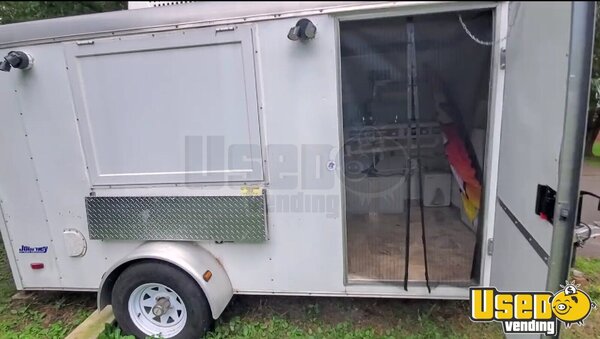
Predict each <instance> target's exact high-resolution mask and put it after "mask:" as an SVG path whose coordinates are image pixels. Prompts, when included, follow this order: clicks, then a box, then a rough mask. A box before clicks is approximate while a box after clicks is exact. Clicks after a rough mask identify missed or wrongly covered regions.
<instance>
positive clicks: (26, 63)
mask: <svg viewBox="0 0 600 339" xmlns="http://www.w3.org/2000/svg"><path fill="white" fill-rule="evenodd" d="M32 66H33V58H32V57H31V55H29V54H27V53H25V52H21V51H11V52H8V54H7V55H6V56H5V57H4V61H2V62H0V71H2V72H10V69H11V68H17V69H30V68H31V67H32Z"/></svg>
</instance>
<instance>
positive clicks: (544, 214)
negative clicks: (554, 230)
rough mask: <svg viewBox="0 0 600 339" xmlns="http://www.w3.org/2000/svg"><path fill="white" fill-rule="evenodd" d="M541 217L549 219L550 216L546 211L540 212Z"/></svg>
mask: <svg viewBox="0 0 600 339" xmlns="http://www.w3.org/2000/svg"><path fill="white" fill-rule="evenodd" d="M540 218H542V220H548V216H547V215H546V213H544V212H540Z"/></svg>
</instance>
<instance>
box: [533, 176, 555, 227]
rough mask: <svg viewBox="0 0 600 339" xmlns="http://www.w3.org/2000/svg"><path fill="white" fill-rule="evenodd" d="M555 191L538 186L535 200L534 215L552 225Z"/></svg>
mask: <svg viewBox="0 0 600 339" xmlns="http://www.w3.org/2000/svg"><path fill="white" fill-rule="evenodd" d="M555 202H556V191H555V190H553V189H552V187H550V186H548V185H538V188H537V196H536V198H535V214H537V215H539V216H540V218H542V219H544V220H547V221H548V222H550V223H552V222H553V221H554V204H555Z"/></svg>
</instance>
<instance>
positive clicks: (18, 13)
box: [0, 1, 127, 24]
mask: <svg viewBox="0 0 600 339" xmlns="http://www.w3.org/2000/svg"><path fill="white" fill-rule="evenodd" d="M122 9H127V1H1V2H0V24H10V23H14V22H21V21H30V20H40V19H49V18H57V17H62V16H70V15H79V14H91V13H99V12H109V11H117V10H122Z"/></svg>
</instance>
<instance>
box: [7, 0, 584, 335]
mask: <svg viewBox="0 0 600 339" xmlns="http://www.w3.org/2000/svg"><path fill="white" fill-rule="evenodd" d="M306 19H307V20H306ZM593 21H594V8H593V3H591V4H590V3H566V2H565V3H561V2H553V3H525V2H524V3H508V2H469V3H458V2H431V3H422V2H322V3H321V2H306V3H300V2H298V3H247V2H244V3H241V2H239V3H235V2H233V3H227V2H225V3H220V2H219V3H217V2H199V3H192V4H181V5H177V6H161V8H148V9H139V10H131V11H122V12H112V13H103V14H94V15H86V16H77V17H68V18H61V19H52V20H43V21H37V22H26V23H19V24H13V25H4V26H1V27H0V52H1V53H2V55H7V59H8V60H7V61H6V62H5V63H4V64H2V65H1V66H2V68H3V69H4V70H10V68H11V67H10V66H9V64H12V66H13V67H12V68H13V69H12V71H10V72H8V73H2V74H0V86H1V87H2V88H3V91H1V92H0V102H2V105H3V106H2V110H1V113H0V159H1V161H0V207H1V210H2V218H1V219H0V229H1V231H2V238H3V240H4V244H5V248H6V251H7V255H8V258H9V262H10V266H11V269H12V272H13V276H14V279H15V283H16V285H17V288H18V289H23V290H79V291H98V292H99V293H98V306H99V307H104V306H105V305H107V304H111V303H112V304H113V309H114V310H115V314H116V316H117V319H118V320H119V322H120V324H121V325H122V326H123V327H124V328H125V329H126V330H127V331H130V332H133V333H136V334H137V335H142V334H144V333H145V334H155V333H159V332H160V333H162V334H163V335H164V336H165V337H174V336H178V337H188V336H191V335H195V334H201V333H203V332H204V331H205V330H206V328H207V326H208V324H209V323H210V318H215V319H216V318H217V317H219V315H220V314H221V312H222V311H223V309H224V308H225V307H226V305H227V303H228V302H229V300H230V298H231V297H232V295H233V294H269V295H270V294H274V295H311V296H362V297H389V298H436V299H438V298H439V299H466V298H467V297H468V287H469V286H495V287H497V288H498V289H503V290H546V289H549V290H555V289H557V288H558V284H559V283H560V282H562V281H564V279H566V277H567V272H568V267H569V262H570V255H571V248H572V241H573V225H574V223H575V219H576V210H577V208H576V207H577V197H578V185H579V184H578V182H579V174H580V167H581V160H582V147H583V137H584V131H585V122H586V106H587V98H588V94H587V93H588V86H589V75H590V60H591V45H592V40H593V39H592V37H593ZM315 29H316V30H315ZM11 51H16V52H22V53H13V54H11V53H10V52H11ZM9 61H11V62H10V63H9ZM19 68H23V69H19ZM554 192H555V193H554ZM553 194H554V195H553ZM411 211H412V212H411ZM552 214H554V216H553V215H552ZM204 296H205V297H204ZM192 319H193V320H192Z"/></svg>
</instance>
